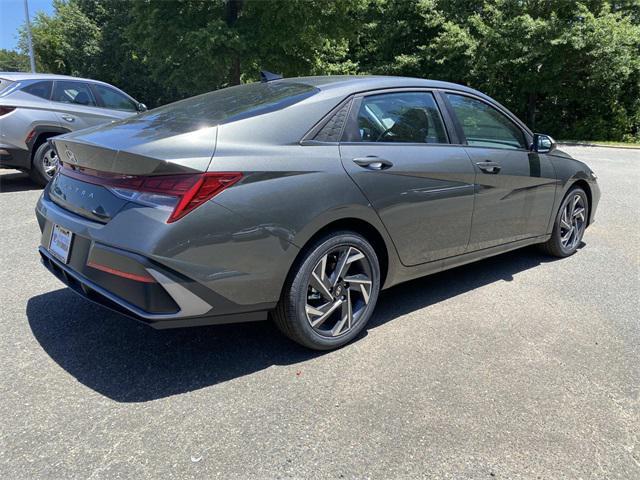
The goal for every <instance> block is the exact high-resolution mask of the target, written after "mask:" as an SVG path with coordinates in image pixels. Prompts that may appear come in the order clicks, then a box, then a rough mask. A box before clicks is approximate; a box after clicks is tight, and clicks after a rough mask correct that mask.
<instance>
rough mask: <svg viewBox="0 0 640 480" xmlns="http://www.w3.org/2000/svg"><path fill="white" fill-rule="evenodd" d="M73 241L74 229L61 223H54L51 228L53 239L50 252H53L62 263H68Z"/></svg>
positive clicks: (50, 242)
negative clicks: (64, 226)
mask: <svg viewBox="0 0 640 480" xmlns="http://www.w3.org/2000/svg"><path fill="white" fill-rule="evenodd" d="M72 242H73V232H72V231H70V230H67V229H66V228H63V227H61V226H60V225H53V228H52V229H51V240H50V241H49V252H51V254H52V255H53V256H54V257H56V258H57V259H58V260H60V261H61V262H62V263H65V264H66V263H67V262H68V261H69V253H70V252H71V243H72Z"/></svg>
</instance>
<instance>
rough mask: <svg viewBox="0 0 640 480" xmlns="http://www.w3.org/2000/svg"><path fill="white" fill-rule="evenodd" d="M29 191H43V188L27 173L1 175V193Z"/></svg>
mask: <svg viewBox="0 0 640 480" xmlns="http://www.w3.org/2000/svg"><path fill="white" fill-rule="evenodd" d="M27 190H42V187H41V186H40V185H38V184H37V183H35V182H34V181H33V180H31V178H29V174H27V173H22V172H17V173H3V174H1V175H0V193H5V192H24V191H27Z"/></svg>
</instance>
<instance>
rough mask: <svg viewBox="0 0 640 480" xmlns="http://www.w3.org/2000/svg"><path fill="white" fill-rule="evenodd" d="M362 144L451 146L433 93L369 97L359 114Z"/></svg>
mask: <svg viewBox="0 0 640 480" xmlns="http://www.w3.org/2000/svg"><path fill="white" fill-rule="evenodd" d="M358 130H359V137H360V138H359V139H358V140H359V141H361V142H401V143H448V142H447V135H446V133H445V129H444V124H443V122H442V118H441V117H440V112H439V111H438V107H437V105H436V102H435V99H434V98H433V94H431V93H429V92H406V93H405V92H401V93H385V94H380V95H371V96H369V97H366V98H365V99H364V100H363V101H362V104H361V105H360V111H359V112H358Z"/></svg>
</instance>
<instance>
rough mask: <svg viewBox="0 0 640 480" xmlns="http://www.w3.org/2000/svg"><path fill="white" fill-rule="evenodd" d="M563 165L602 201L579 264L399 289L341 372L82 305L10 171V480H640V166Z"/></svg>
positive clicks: (0, 301) (595, 155) (314, 357)
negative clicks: (46, 256)
mask: <svg viewBox="0 0 640 480" xmlns="http://www.w3.org/2000/svg"><path fill="white" fill-rule="evenodd" d="M565 150H567V151H569V152H570V153H571V154H573V155H574V156H576V157H577V158H581V159H585V160H587V161H588V163H589V165H590V166H591V167H592V169H593V170H594V171H595V172H596V173H597V174H598V177H599V182H600V185H601V188H602V192H603V196H602V200H601V202H600V206H599V210H598V212H597V216H596V218H597V221H596V223H595V224H594V225H593V226H592V227H590V228H589V229H588V230H587V232H586V234H585V239H584V243H585V244H584V247H583V248H582V249H581V250H580V251H579V252H578V253H577V254H576V255H574V256H572V257H570V258H567V259H563V260H553V259H550V258H548V257H545V256H544V255H542V254H541V253H539V252H538V250H537V249H536V248H528V249H525V250H521V251H516V252H512V253H509V254H505V255H502V256H499V257H495V258H493V259H489V260H485V261H482V262H480V263H477V264H473V265H469V266H465V267H461V268H457V269H455V270H451V271H449V272H444V273H441V274H438V275H435V276H431V277H427V278H424V279H420V280H417V281H413V282H409V283H407V284H403V285H399V286H397V287H394V288H392V289H390V290H388V291H385V292H384V293H383V294H382V296H381V300H380V303H379V307H378V311H377V313H376V315H375V316H374V318H373V320H372V323H371V325H370V326H369V328H368V330H367V331H366V333H365V334H363V335H362V336H361V338H360V339H359V340H358V341H357V342H355V343H352V344H350V345H348V346H347V347H345V348H343V349H341V350H339V351H335V352H330V353H314V352H310V351H307V350H305V349H303V348H302V347H298V346H297V345H295V344H293V343H291V342H290V341H288V340H286V339H285V338H284V337H283V336H281V335H280V334H279V332H278V331H277V330H276V328H275V327H274V326H272V325H271V324H270V323H268V322H264V323H255V324H245V325H235V326H222V327H206V328H200V329H184V330H173V331H155V330H152V329H150V328H148V327H145V326H141V325H139V324H136V323H135V322H133V321H131V320H129V319H126V318H124V317H121V316H119V315H117V314H115V313H110V312H108V311H106V310H104V309H102V308H100V307H98V306H94V305H92V304H91V303H89V302H87V301H85V300H83V299H81V298H79V297H77V296H76V295H74V294H73V293H72V292H71V291H69V290H68V289H66V288H65V287H64V285H63V284H62V283H60V282H59V281H58V280H57V279H55V278H54V277H53V276H52V275H51V274H49V273H48V272H47V271H46V270H45V269H44V268H43V267H42V266H41V265H40V262H39V256H38V254H37V245H38V243H39V229H38V225H37V222H36V219H35V215H34V205H35V202H36V200H37V198H38V196H39V194H40V190H39V189H38V188H37V187H36V186H35V185H33V184H32V183H31V182H30V181H29V180H28V178H27V177H26V176H25V175H23V174H20V173H16V172H12V171H0V191H1V193H0V218H1V223H0V225H1V226H0V229H1V232H2V233H1V236H0V241H1V243H0V246H1V248H0V259H1V267H2V275H1V276H0V305H1V308H0V346H1V351H2V353H3V355H2V367H0V368H1V370H0V371H1V372H2V381H1V382H0V389H1V400H0V425H1V426H0V429H1V438H0V477H2V478H7V479H19V478H25V479H26V478H29V479H31V478H45V477H46V478H106V477H109V478H111V477H114V478H204V477H208V478H212V477H213V478H225V479H229V478H243V479H244V478H432V477H433V478H474V479H475V478H478V479H482V478H487V479H491V478H572V479H574V478H575V479H577V478H584V479H587V478H599V479H601V478H620V479H633V478H640V406H639V395H640V361H639V360H640V150H625V149H615V148H595V147H566V148H565Z"/></svg>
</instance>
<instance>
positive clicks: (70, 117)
mask: <svg viewBox="0 0 640 480" xmlns="http://www.w3.org/2000/svg"><path fill="white" fill-rule="evenodd" d="M62 119H63V120H66V121H67V122H73V121H74V120H75V119H76V118H75V117H72V116H71V115H62Z"/></svg>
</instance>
